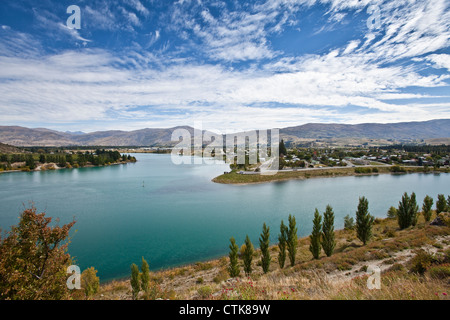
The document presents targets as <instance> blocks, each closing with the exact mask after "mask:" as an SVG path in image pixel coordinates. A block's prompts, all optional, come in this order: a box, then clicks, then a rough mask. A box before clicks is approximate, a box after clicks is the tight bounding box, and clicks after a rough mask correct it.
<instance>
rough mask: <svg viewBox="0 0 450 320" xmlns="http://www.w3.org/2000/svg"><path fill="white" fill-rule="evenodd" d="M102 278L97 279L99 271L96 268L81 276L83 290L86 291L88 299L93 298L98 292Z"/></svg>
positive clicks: (87, 270)
mask: <svg viewBox="0 0 450 320" xmlns="http://www.w3.org/2000/svg"><path fill="white" fill-rule="evenodd" d="M99 287H100V278H99V277H97V270H95V268H94V267H90V268H87V269H86V270H84V271H83V273H82V274H81V288H83V289H84V293H85V294H86V297H92V296H93V295H94V294H96V293H97V292H98V288H99Z"/></svg>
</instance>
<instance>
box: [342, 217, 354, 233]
mask: <svg viewBox="0 0 450 320" xmlns="http://www.w3.org/2000/svg"><path fill="white" fill-rule="evenodd" d="M344 229H345V230H353V229H355V220H353V217H350V215H346V216H345V217H344Z"/></svg>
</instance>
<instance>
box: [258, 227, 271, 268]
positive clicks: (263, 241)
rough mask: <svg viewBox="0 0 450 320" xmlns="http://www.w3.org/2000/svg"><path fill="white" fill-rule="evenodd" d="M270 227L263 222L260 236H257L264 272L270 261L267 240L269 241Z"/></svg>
mask: <svg viewBox="0 0 450 320" xmlns="http://www.w3.org/2000/svg"><path fill="white" fill-rule="evenodd" d="M269 238H270V228H269V227H267V226H266V224H265V223H264V224H263V231H262V233H261V237H260V238H259V247H260V249H261V266H262V269H263V272H264V273H267V272H268V271H269V267H270V261H271V260H272V259H271V258H270V251H269V242H270V239H269Z"/></svg>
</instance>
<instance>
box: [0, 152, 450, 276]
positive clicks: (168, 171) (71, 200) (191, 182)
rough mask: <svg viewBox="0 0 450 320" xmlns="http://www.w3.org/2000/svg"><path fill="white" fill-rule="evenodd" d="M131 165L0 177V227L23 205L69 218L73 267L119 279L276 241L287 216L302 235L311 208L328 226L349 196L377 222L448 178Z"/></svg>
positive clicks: (149, 161) (443, 189)
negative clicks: (242, 177) (276, 174)
mask: <svg viewBox="0 0 450 320" xmlns="http://www.w3.org/2000/svg"><path fill="white" fill-rule="evenodd" d="M135 156H136V157H137V159H138V162H137V163H134V164H127V165H115V166H110V167H101V168H81V169H67V170H57V171H46V172H30V173H24V172H19V173H5V174H0V228H2V230H4V231H5V230H9V228H10V226H11V225H13V224H16V223H17V222H18V221H19V215H20V213H21V212H22V211H23V210H24V208H28V207H30V202H33V203H34V205H35V207H36V208H37V210H38V211H39V212H42V211H45V212H46V214H47V216H51V217H54V218H56V217H58V218H60V224H62V223H68V222H70V221H72V219H73V218H75V220H76V221H77V222H76V224H75V226H74V227H73V229H72V232H71V237H72V239H71V241H72V242H71V244H70V246H69V253H70V254H71V255H72V256H73V257H75V259H76V263H77V264H78V265H79V266H80V268H81V269H82V270H83V269H85V268H87V267H90V266H93V267H95V268H96V269H97V270H98V275H99V276H100V279H101V280H102V281H107V280H111V279H117V278H122V277H127V276H129V274H130V265H131V264H132V263H136V264H140V262H141V257H142V256H144V257H145V258H146V260H147V261H148V262H149V264H150V268H151V269H152V270H157V269H160V268H167V267H173V266H178V265H183V264H187V263H190V262H196V261H202V260H207V259H211V258H215V257H219V256H223V255H226V254H227V253H228V245H229V239H230V237H231V236H233V237H235V238H236V240H237V242H238V244H239V245H241V244H242V243H243V242H244V239H245V235H246V234H248V235H249V236H250V239H251V240H252V242H253V244H254V245H255V247H257V246H258V243H259V242H258V238H259V234H260V233H261V229H262V224H263V223H264V222H266V224H268V226H270V229H271V240H272V243H275V242H276V239H277V236H278V232H279V225H280V221H281V220H282V219H283V220H284V221H285V222H286V221H287V218H288V216H289V214H293V215H295V217H296V220H297V224H298V233H299V236H306V235H308V234H309V233H310V231H311V229H312V222H311V221H312V218H313V215H314V209H315V208H316V207H317V208H318V209H319V211H320V212H324V211H325V207H326V205H327V204H330V205H331V206H332V207H333V209H334V212H335V228H336V229H340V228H342V227H343V225H344V219H343V217H344V216H345V215H347V214H350V215H351V216H354V215H355V211H356V207H357V204H358V198H359V197H360V196H366V197H367V198H368V200H369V210H370V212H371V213H372V214H373V215H374V216H376V217H385V216H386V212H387V210H388V208H389V207H390V206H392V205H393V206H397V205H398V201H399V200H400V198H401V196H402V194H403V193H404V192H408V193H411V192H415V193H416V195H417V200H418V203H419V205H420V206H421V204H422V200H423V198H424V197H425V195H430V196H432V197H433V198H434V199H436V198H437V195H438V194H439V193H444V194H445V195H447V194H448V193H449V190H450V188H449V186H450V174H444V173H442V174H440V175H435V174H408V175H389V174H383V175H377V176H363V177H339V178H318V179H309V180H292V181H285V182H274V183H267V184H257V185H241V186H238V185H221V184H216V183H213V182H211V179H212V178H214V177H215V176H217V175H219V174H221V173H223V171H228V170H229V169H228V165H225V164H216V165H175V164H173V163H172V162H171V158H170V155H158V154H135Z"/></svg>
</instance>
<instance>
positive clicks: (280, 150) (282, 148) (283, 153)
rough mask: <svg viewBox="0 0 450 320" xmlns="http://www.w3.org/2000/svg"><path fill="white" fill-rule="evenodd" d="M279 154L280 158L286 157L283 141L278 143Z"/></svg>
mask: <svg viewBox="0 0 450 320" xmlns="http://www.w3.org/2000/svg"><path fill="white" fill-rule="evenodd" d="M279 153H280V156H281V155H284V156H285V155H287V150H286V146H285V145H284V141H283V139H281V141H280V148H279Z"/></svg>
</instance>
